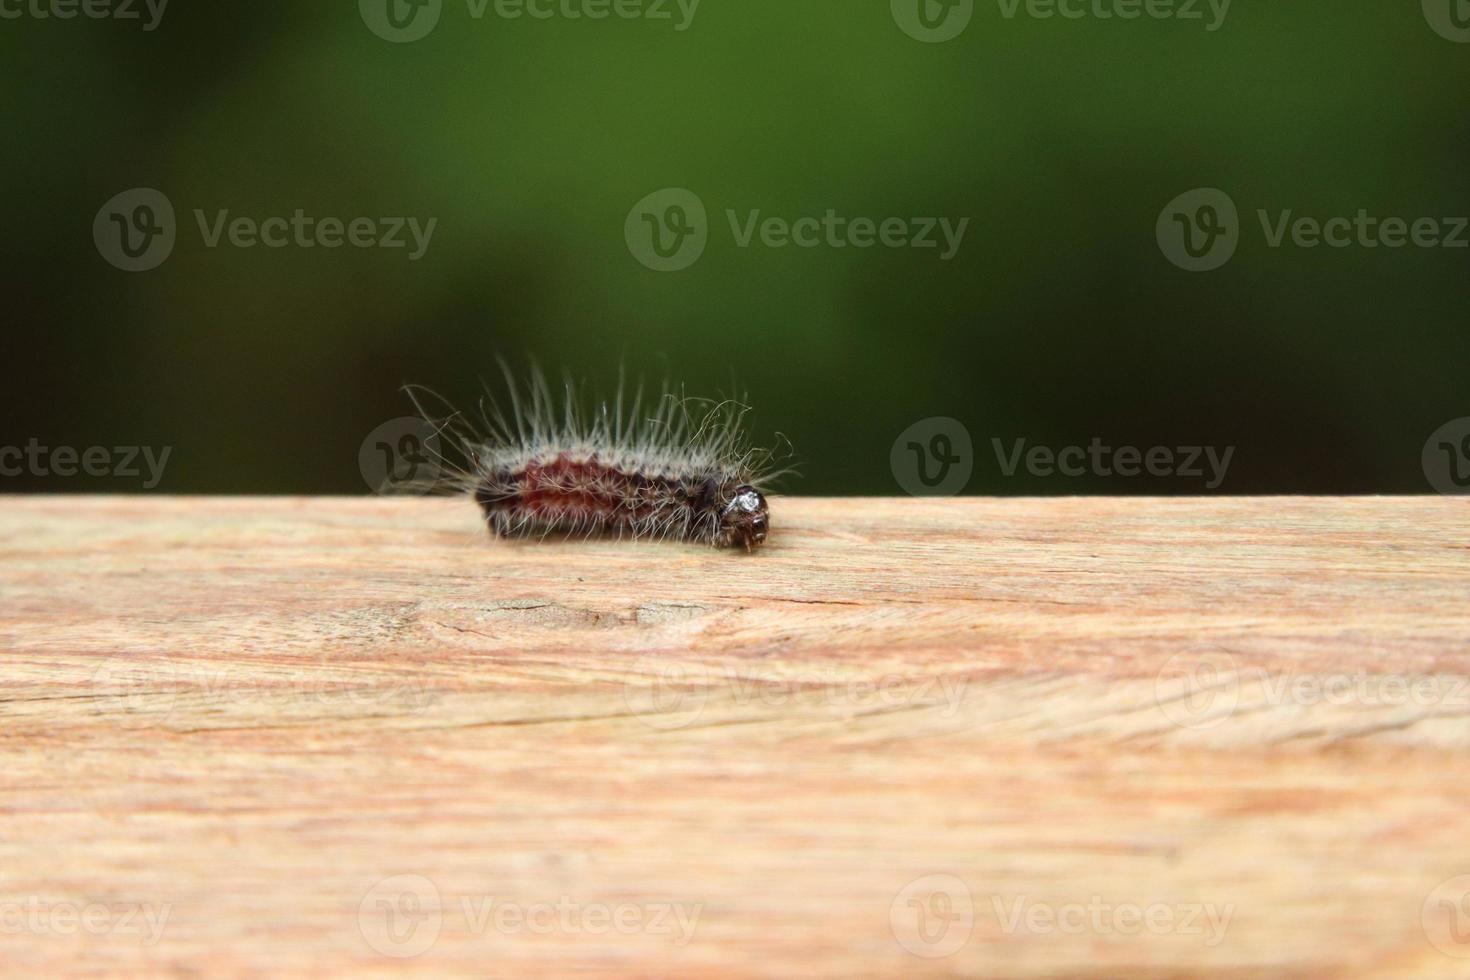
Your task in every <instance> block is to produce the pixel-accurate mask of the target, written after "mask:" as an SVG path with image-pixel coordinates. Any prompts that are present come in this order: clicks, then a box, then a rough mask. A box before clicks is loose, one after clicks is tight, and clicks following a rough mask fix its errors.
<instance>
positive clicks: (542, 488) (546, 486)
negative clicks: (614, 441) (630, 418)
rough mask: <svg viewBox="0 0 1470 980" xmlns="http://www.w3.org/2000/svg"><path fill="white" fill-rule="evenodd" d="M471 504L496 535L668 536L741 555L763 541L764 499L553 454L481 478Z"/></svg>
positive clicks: (715, 484)
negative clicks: (733, 548) (734, 548)
mask: <svg viewBox="0 0 1470 980" xmlns="http://www.w3.org/2000/svg"><path fill="white" fill-rule="evenodd" d="M475 501H476V503H478V504H479V505H480V507H481V509H482V510H483V511H484V513H485V519H486V521H487V522H488V523H489V525H490V527H491V528H492V529H493V530H494V531H495V532H496V533H497V534H499V535H501V536H502V537H508V536H519V535H526V536H530V535H542V534H551V533H578V532H584V533H589V534H597V533H601V534H619V535H623V534H626V535H628V536H630V537H635V538H638V537H663V536H673V537H679V538H683V539H686V540H694V541H703V542H706V543H710V544H716V545H720V546H728V545H731V544H741V545H743V546H744V547H745V548H746V549H747V550H750V549H751V548H753V547H754V546H755V545H757V544H760V543H761V542H763V541H764V540H765V537H766V531H767V520H768V519H767V510H766V503H765V498H764V497H762V496H761V495H760V494H759V493H757V492H756V491H755V490H754V489H753V488H752V487H749V486H745V485H743V484H741V483H740V482H739V481H737V480H733V479H730V478H728V477H722V476H720V475H696V476H686V477H671V476H661V475H659V476H654V475H649V474H646V473H638V472H629V471H627V470H624V469H620V468H618V467H616V466H613V465H610V464H607V463H603V462H602V461H600V460H599V459H598V458H597V457H596V456H592V457H589V458H579V457H574V456H572V455H570V454H568V453H560V454H558V455H556V456H553V457H551V458H549V459H545V460H533V461H531V462H527V463H524V464H522V465H519V466H517V467H514V468H506V469H502V470H498V471H490V472H486V473H484V474H483V476H482V477H481V479H480V482H479V483H478V485H477V486H476V488H475Z"/></svg>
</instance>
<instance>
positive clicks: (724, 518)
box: [716, 485, 771, 551]
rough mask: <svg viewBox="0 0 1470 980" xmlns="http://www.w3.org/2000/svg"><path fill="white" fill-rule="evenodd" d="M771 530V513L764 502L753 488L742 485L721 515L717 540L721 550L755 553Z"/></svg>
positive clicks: (733, 493) (763, 498) (731, 496)
mask: <svg viewBox="0 0 1470 980" xmlns="http://www.w3.org/2000/svg"><path fill="white" fill-rule="evenodd" d="M770 529H771V511H770V508H769V507H767V506H766V498H765V497H764V496H762V495H761V492H760V491H759V490H757V489H756V488H755V487H752V486H749V485H741V486H738V487H736V488H735V490H734V491H733V492H732V493H731V495H730V502H729V503H727V504H726V505H725V507H724V509H723V510H721V511H720V530H719V534H718V535H717V537H716V540H717V542H718V543H719V545H720V547H722V548H729V547H731V546H733V545H740V546H742V547H744V548H745V550H746V551H754V550H755V547H756V545H759V544H763V543H764V542H765V540H766V533H767V532H768V531H770Z"/></svg>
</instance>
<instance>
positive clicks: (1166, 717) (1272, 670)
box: [0, 497, 1470, 976]
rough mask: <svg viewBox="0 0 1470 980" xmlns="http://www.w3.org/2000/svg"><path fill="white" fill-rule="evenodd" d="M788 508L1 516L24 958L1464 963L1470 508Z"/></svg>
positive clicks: (6, 794) (335, 965)
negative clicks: (731, 527)
mask: <svg viewBox="0 0 1470 980" xmlns="http://www.w3.org/2000/svg"><path fill="white" fill-rule="evenodd" d="M773 517H774V528H773V532H772V538H771V542H770V545H769V546H768V547H767V548H766V549H765V550H764V551H762V552H760V553H758V554H756V555H753V556H745V555H741V554H730V553H720V552H714V551H707V550H702V549H699V548H695V547H687V546H682V545H669V544H663V545H660V544H627V543H617V542H590V543H516V544H511V543H503V542H496V541H492V540H488V539H487V538H486V537H485V535H484V532H483V530H482V529H481V527H480V525H479V523H478V521H477V519H476V515H475V513H474V508H473V507H472V506H471V505H469V504H467V503H466V502H464V501H446V500H377V499H374V500H337V499H311V500H303V499H168V498H96V497H92V498H85V497H48V498H18V497H12V498H8V499H5V500H3V501H0V658H3V659H0V788H3V795H0V967H3V969H4V971H5V972H7V973H12V974H16V975H33V976H40V975H47V974H51V973H57V972H61V971H90V972H95V973H105V972H132V973H139V974H152V975H157V974H160V973H175V974H179V975H194V974H199V975H204V974H209V975H243V974H258V975H272V976H291V975H302V974H316V975H322V974H336V973H343V972H348V971H352V972H358V973H367V974H377V973H384V974H386V973H397V972H416V973H421V974H423V975H426V976H427V975H445V974H450V975H453V974H471V975H482V976H511V975H524V974H526V973H527V971H536V972H539V973H546V972H561V973H565V972H581V973H583V974H588V975H610V974H622V973H634V974H661V973H668V974H678V975H687V974H713V973H718V972H728V973H736V974H744V975H800V974H810V975H824V976H864V975H880V974H881V975H898V974H902V975H924V974H949V973H953V974H965V975H983V976H1070V975H1078V974H1089V973H1095V974H1106V975H1113V976H1173V975H1183V974H1188V973H1194V972H1206V971H1208V972H1210V973H1212V974H1216V975H1226V976H1256V975H1259V976H1267V975H1282V974H1287V975H1299V976H1329V975H1331V976H1355V975H1357V976H1426V975H1427V976H1435V975H1443V976H1464V975H1467V974H1470V959H1467V958H1464V957H1466V956H1470V900H1467V899H1466V898H1465V896H1466V894H1467V893H1470V878H1466V879H1463V880H1457V876H1460V875H1467V874H1470V802H1467V795H1470V793H1467V788H1466V787H1467V777H1470V755H1467V751H1470V687H1467V686H1466V683H1465V679H1466V677H1467V676H1470V536H1467V517H1470V510H1467V503H1466V501H1464V500H1450V499H1439V498H1435V499H1426V498H1403V499H1381V498H1364V499H1320V498H1319V499H1253V500H1245V499H1228V498H1221V499H1203V500H1144V499H1135V500H1110V499H1109V500H1099V499H1054V500H981V499H965V500H944V501H924V500H818V499H780V500H777V501H775V502H774V504H773ZM405 876H406V877H405ZM915 882H918V883H917V884H913V883H915ZM415 903H417V904H415ZM68 910H70V911H68ZM390 928H391V930H392V931H390ZM375 947H377V948H375ZM420 947H422V948H420ZM911 950H913V951H911ZM937 953H947V954H948V955H946V956H942V957H940V956H935V955H933V954H937ZM409 954H414V955H409Z"/></svg>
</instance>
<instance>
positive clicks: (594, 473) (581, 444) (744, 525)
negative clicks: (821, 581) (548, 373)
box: [411, 373, 780, 551]
mask: <svg viewBox="0 0 1470 980" xmlns="http://www.w3.org/2000/svg"><path fill="white" fill-rule="evenodd" d="M507 383H508V387H509V389H510V411H509V412H508V413H507V412H504V411H502V410H501V408H500V406H499V405H498V404H497V403H496V402H495V401H494V400H493V399H488V398H487V400H485V401H483V402H482V403H481V411H480V420H479V423H480V424H479V425H473V424H471V423H470V422H468V421H467V420H465V419H464V418H463V417H462V416H461V415H459V414H458V413H456V414H454V415H452V416H450V418H449V419H446V420H441V421H436V422H435V423H434V424H435V425H436V427H437V428H438V430H439V432H440V433H441V434H446V435H448V436H449V444H450V446H451V447H453V448H454V449H456V450H457V453H456V455H457V456H458V457H461V458H462V460H463V462H462V463H459V462H456V463H455V464H453V465H452V466H451V469H452V470H453V471H454V473H455V476H454V480H453V483H454V485H455V487H456V489H458V490H460V491H461V492H466V493H468V494H469V495H470V496H472V497H473V499H474V501H475V503H476V504H478V505H479V507H480V509H481V511H482V512H483V516H484V519H485V522H486V524H487V526H488V527H489V528H490V530H491V531H492V532H493V533H495V534H496V535H498V536H500V537H505V538H520V537H547V536H550V535H560V536H568V535H582V536H589V537H590V536H594V535H601V536H615V537H620V538H622V537H626V538H633V539H640V538H644V539H646V538H653V539H674V540H681V541H690V542H697V543H702V544H707V545H712V546H714V547H720V548H728V547H742V548H744V549H745V550H746V551H753V550H754V549H755V548H757V547H758V546H760V545H762V544H764V543H765V541H766V538H767V536H768V534H769V533H770V507H769V504H768V502H767V500H766V490H767V488H768V487H769V485H770V483H771V481H772V480H773V479H774V478H775V477H776V476H778V475H780V474H779V473H776V472H773V458H774V457H773V454H772V453H771V452H770V451H769V450H764V449H756V448H753V447H752V446H751V444H750V440H749V438H748V437H747V435H746V434H745V432H744V427H743V422H744V419H745V416H746V414H747V412H748V409H747V408H746V407H745V406H744V405H742V404H740V403H738V402H735V401H729V400H726V401H719V402H710V401H704V400H700V399H690V398H685V397H683V396H681V395H675V394H674V393H672V392H670V391H669V390H667V388H666V389H665V390H664V391H663V392H662V394H661V395H660V396H659V397H658V398H657V399H656V400H655V402H654V404H653V405H652V406H651V408H650V409H649V410H645V409H644V401H643V398H642V393H641V390H640V391H637V392H634V393H633V394H632V396H631V397H629V398H625V397H624V395H623V392H622V389H621V387H620V388H619V392H618V395H617V396H616V398H615V399H614V400H613V401H612V402H611V403H609V402H601V403H598V404H595V405H593V406H592V407H591V409H590V411H589V410H588V408H587V406H584V405H583V403H582V401H581V399H579V398H578V396H577V394H576V392H575V391H574V389H573V386H572V385H571V383H570V382H567V383H566V384H565V387H564V391H563V393H562V397H561V399H560V401H559V402H558V401H557V399H555V398H553V396H552V394H551V391H550V388H549V386H548V385H547V383H546V381H545V380H544V378H543V377H542V376H541V375H540V374H539V373H538V374H535V375H534V376H533V377H532V380H531V381H530V383H529V384H527V385H526V386H525V388H524V390H523V389H522V388H521V387H520V386H518V385H517V384H516V383H515V382H514V381H513V380H512V379H510V377H509V375H507ZM411 394H412V392H411ZM415 402H416V403H418V399H417V397H415ZM420 413H421V414H424V413H423V409H422V406H421V405H420ZM426 417H427V416H426Z"/></svg>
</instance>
